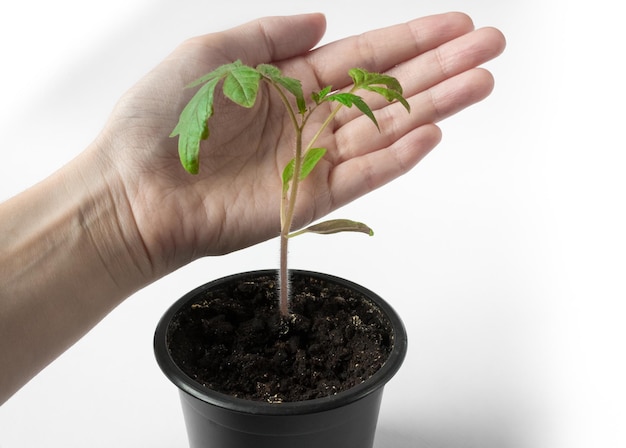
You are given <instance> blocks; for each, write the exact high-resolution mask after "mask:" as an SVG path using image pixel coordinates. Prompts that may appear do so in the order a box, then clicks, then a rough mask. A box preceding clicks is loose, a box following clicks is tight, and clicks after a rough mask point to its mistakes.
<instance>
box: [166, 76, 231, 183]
mask: <svg viewBox="0 0 626 448" xmlns="http://www.w3.org/2000/svg"><path fill="white" fill-rule="evenodd" d="M219 81H220V78H213V79H211V80H210V81H209V82H207V83H206V84H205V85H204V86H202V87H201V88H200V90H198V92H196V94H195V95H194V96H193V98H191V100H190V101H189V103H187V105H186V106H185V108H184V109H183V111H182V112H181V114H180V119H179V121H178V124H177V125H176V127H175V128H174V130H173V131H172V133H171V134H170V137H176V136H177V135H178V136H179V138H178V155H179V157H180V161H181V163H182V165H183V167H184V168H185V169H186V170H187V171H188V172H189V173H191V174H197V173H198V169H199V152H200V141H201V140H206V139H207V138H208V137H209V126H208V123H207V120H208V119H209V118H210V117H211V116H212V115H213V98H214V93H215V87H216V86H217V83H218V82H219Z"/></svg>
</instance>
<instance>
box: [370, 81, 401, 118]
mask: <svg viewBox="0 0 626 448" xmlns="http://www.w3.org/2000/svg"><path fill="white" fill-rule="evenodd" d="M365 89H366V90H369V91H370V92H376V93H378V94H380V95H382V96H384V97H385V99H386V100H387V101H389V102H392V101H394V100H395V101H398V102H399V103H400V104H402V105H403V106H404V108H405V109H406V110H407V111H408V112H411V106H410V105H409V103H408V101H407V100H406V99H405V98H404V97H403V96H402V93H399V92H398V91H396V90H391V89H386V88H384V87H376V86H370V87H365Z"/></svg>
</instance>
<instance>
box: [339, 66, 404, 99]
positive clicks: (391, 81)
mask: <svg viewBox="0 0 626 448" xmlns="http://www.w3.org/2000/svg"><path fill="white" fill-rule="evenodd" d="M348 73H349V74H350V77H351V78H352V81H353V82H354V85H355V87H357V88H359V89H362V88H365V87H369V86H374V85H383V86H386V87H387V88H389V89H391V90H395V91H397V92H399V93H400V94H401V93H402V86H401V85H400V82H399V81H398V80H397V79H396V78H394V77H393V76H389V75H384V74H382V73H374V72H369V71H367V70H365V69H362V68H353V69H351V70H350V71H349V72H348Z"/></svg>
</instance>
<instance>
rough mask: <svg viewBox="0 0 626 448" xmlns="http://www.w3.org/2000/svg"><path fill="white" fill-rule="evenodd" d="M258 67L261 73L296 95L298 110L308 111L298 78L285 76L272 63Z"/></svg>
mask: <svg viewBox="0 0 626 448" xmlns="http://www.w3.org/2000/svg"><path fill="white" fill-rule="evenodd" d="M256 69H257V70H258V71H259V73H260V74H261V75H263V76H265V77H266V78H268V79H270V80H271V81H272V82H274V83H276V84H278V85H280V86H282V87H284V88H285V89H286V90H287V91H288V92H289V93H291V94H292V95H293V96H294V97H295V99H296V105H297V106H298V112H300V113H301V114H304V113H305V112H306V101H305V100H304V93H303V92H302V83H301V82H300V81H299V80H298V79H295V78H290V77H288V76H283V75H282V73H281V72H280V70H279V69H278V68H277V67H276V66H274V65H270V64H260V65H258V66H257V68H256Z"/></svg>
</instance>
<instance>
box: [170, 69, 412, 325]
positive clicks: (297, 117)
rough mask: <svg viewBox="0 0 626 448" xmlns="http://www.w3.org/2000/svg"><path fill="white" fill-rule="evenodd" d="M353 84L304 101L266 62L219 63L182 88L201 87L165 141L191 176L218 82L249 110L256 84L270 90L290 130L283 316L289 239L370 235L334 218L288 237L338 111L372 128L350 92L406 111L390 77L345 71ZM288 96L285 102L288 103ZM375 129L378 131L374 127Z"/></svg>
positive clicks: (283, 218) (296, 84)
mask: <svg viewBox="0 0 626 448" xmlns="http://www.w3.org/2000/svg"><path fill="white" fill-rule="evenodd" d="M349 74H350V77H351V78H352V81H353V86H352V88H351V89H349V90H348V91H334V90H333V89H332V87H331V86H328V87H324V88H323V89H321V90H319V91H314V92H312V93H311V95H310V101H309V102H308V103H307V99H306V98H305V96H304V93H303V90H302V84H301V82H300V81H299V80H297V79H294V78H290V77H287V76H283V75H282V74H281V72H280V70H279V69H278V68H277V67H275V66H273V65H268V64H261V65H259V66H257V67H250V66H247V65H244V64H243V63H242V62H241V61H235V62H233V63H230V64H225V65H222V66H220V67H218V68H217V69H215V70H213V71H212V72H210V73H208V74H206V75H204V76H202V77H201V78H199V79H197V80H196V81H194V82H192V83H191V84H189V85H188V86H187V87H197V86H202V87H200V89H199V90H198V92H197V93H196V94H195V95H194V96H193V98H192V99H191V100H190V101H189V103H188V104H187V106H186V107H185V108H184V109H183V111H182V113H181V115H180V120H179V122H178V124H177V125H176V127H175V128H174V130H173V132H172V134H171V137H176V136H178V137H179V140H178V150H179V156H180V160H181V162H182V165H183V167H184V168H185V169H186V170H187V171H188V172H189V173H191V174H197V173H198V169H199V152H200V142H201V140H206V139H207V138H208V137H209V128H208V120H209V119H210V118H211V117H212V116H213V112H214V110H213V103H214V98H215V89H216V87H217V86H218V84H219V83H220V82H222V83H223V86H222V91H223V93H224V95H225V96H226V97H227V98H229V99H230V100H231V101H233V102H234V103H236V104H238V105H240V106H243V107H246V108H251V107H252V106H254V104H255V102H256V98H257V94H258V91H259V87H260V85H261V83H262V82H263V83H266V84H267V85H269V86H270V87H271V88H272V89H274V90H275V91H276V93H277V94H278V96H279V98H280V99H281V101H282V103H283V105H284V106H285V109H286V112H287V114H288V116H289V118H290V120H291V123H292V125H293V128H294V131H295V141H294V156H293V158H292V159H291V160H290V161H289V162H288V163H287V164H286V166H285V167H284V169H283V172H282V189H281V191H280V195H281V201H280V204H281V206H280V224H281V229H280V269H279V272H280V274H279V278H280V280H279V283H280V306H279V308H280V312H281V314H282V315H283V316H288V315H289V298H290V295H289V280H288V267H287V253H288V251H287V247H288V242H289V239H290V238H292V237H294V236H297V235H300V234H303V233H308V232H312V233H318V234H331V233H337V232H345V231H349V232H363V233H366V234H369V235H372V234H373V232H372V230H371V229H370V228H369V227H368V226H367V225H365V224H363V223H360V222H355V221H351V220H348V219H334V220H329V221H325V222H322V223H319V224H314V225H311V226H309V227H307V228H305V229H302V230H299V231H296V232H293V233H291V228H292V223H293V219H294V212H295V209H296V203H297V197H298V188H299V185H300V183H301V182H302V181H303V180H304V179H306V177H307V176H308V175H309V174H310V173H311V171H312V170H313V169H314V168H315V166H316V165H317V163H318V162H319V161H320V160H321V159H322V158H323V157H324V155H325V153H326V149H324V148H319V147H316V146H315V144H316V142H317V140H318V139H319V137H320V136H321V135H322V133H323V132H324V130H325V129H326V128H327V127H328V125H329V124H330V123H332V121H333V119H334V118H335V116H336V115H337V113H338V112H339V110H340V109H341V108H342V107H352V106H356V107H357V109H359V110H360V111H361V112H362V113H363V114H365V115H366V116H367V117H368V118H369V119H370V120H372V122H373V123H374V125H376V127H378V122H377V121H376V117H375V116H374V113H373V112H372V110H371V108H370V107H369V106H368V104H367V103H366V102H365V101H364V100H363V98H362V97H360V96H358V95H357V94H356V92H357V91H359V90H365V91H370V92H374V93H376V94H379V95H382V96H383V97H384V98H385V99H386V100H387V101H389V102H392V101H398V102H400V103H401V104H402V105H403V106H404V107H405V108H406V109H407V111H410V107H409V104H408V102H407V101H406V99H405V98H404V97H403V95H402V87H401V85H400V83H399V82H398V81H397V80H396V79H395V78H394V77H392V76H388V75H384V74H380V73H372V72H368V71H367V70H364V69H360V68H353V69H351V70H350V71H349ZM290 98H291V99H290ZM327 103H333V104H332V105H333V106H334V107H332V108H331V109H330V112H329V113H328V115H327V116H326V119H325V120H324V121H323V122H322V124H321V125H320V126H319V128H318V129H317V130H316V132H315V134H314V135H313V137H312V138H311V140H310V141H309V142H308V143H307V144H306V145H304V144H303V131H304V129H305V126H306V125H307V123H308V122H309V118H310V117H311V115H312V114H313V113H314V112H315V111H316V110H317V109H318V108H319V107H320V106H321V105H322V104H327ZM379 130H380V129H379Z"/></svg>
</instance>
